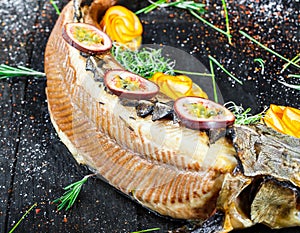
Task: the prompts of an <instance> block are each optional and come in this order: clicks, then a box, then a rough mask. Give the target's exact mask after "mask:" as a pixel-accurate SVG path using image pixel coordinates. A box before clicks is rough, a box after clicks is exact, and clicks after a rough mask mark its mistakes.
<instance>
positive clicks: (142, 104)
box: [135, 100, 154, 117]
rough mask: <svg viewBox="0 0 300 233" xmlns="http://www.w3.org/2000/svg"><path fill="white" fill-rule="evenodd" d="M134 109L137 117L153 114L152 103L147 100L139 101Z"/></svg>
mask: <svg viewBox="0 0 300 233" xmlns="http://www.w3.org/2000/svg"><path fill="white" fill-rule="evenodd" d="M135 109H136V113H137V115H138V116H139V117H146V116H149V115H150V114H151V113H152V112H153V110H154V103H153V102H151V101H148V100H140V101H139V103H138V105H137V106H136V107H135Z"/></svg>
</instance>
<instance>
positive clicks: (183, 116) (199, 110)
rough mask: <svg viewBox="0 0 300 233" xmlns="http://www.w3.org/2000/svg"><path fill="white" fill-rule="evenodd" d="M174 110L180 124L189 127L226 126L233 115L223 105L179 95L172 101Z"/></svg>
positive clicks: (213, 127) (210, 127)
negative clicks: (179, 96)
mask: <svg viewBox="0 0 300 233" xmlns="http://www.w3.org/2000/svg"><path fill="white" fill-rule="evenodd" d="M174 111H175V112H176V113H177V115H178V117H179V119H180V120H181V122H182V124H184V125H185V126H186V127H188V128H191V129H200V130H201V129H205V130H207V129H216V128H226V127H228V126H230V125H232V124H233V123H234V121H235V116H234V115H233V114H232V113H231V112H230V111H229V110H228V109H227V108H225V107H224V106H222V105H220V104H218V103H216V102H213V101H211V100H207V99H203V98H200V97H192V96H187V97H181V98H179V99H177V100H176V101H175V103H174Z"/></svg>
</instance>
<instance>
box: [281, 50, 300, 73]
mask: <svg viewBox="0 0 300 233" xmlns="http://www.w3.org/2000/svg"><path fill="white" fill-rule="evenodd" d="M291 62H294V63H296V64H297V63H299V62H300V54H297V55H296V56H295V57H293V58H292V59H291V60H290V62H288V63H286V64H284V66H283V68H282V70H281V73H282V72H283V71H285V70H286V69H287V68H288V67H289V65H290V64H291Z"/></svg>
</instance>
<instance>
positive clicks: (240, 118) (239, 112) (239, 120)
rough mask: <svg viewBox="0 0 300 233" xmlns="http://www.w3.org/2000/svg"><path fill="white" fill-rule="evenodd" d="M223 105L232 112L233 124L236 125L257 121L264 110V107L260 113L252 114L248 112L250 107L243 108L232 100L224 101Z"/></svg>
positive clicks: (261, 116)
mask: <svg viewBox="0 0 300 233" xmlns="http://www.w3.org/2000/svg"><path fill="white" fill-rule="evenodd" d="M224 106H225V107H226V108H227V109H228V110H229V111H231V112H232V113H233V114H234V116H235V124H238V125H250V124H256V123H259V122H260V120H261V119H262V118H263V116H264V113H265V111H266V109H264V111H262V112H261V113H258V114H256V115H252V114H251V113H250V112H251V108H247V109H246V110H245V109H244V108H243V107H242V106H238V105H236V104H235V103H234V102H233V101H229V102H227V103H225V104H224Z"/></svg>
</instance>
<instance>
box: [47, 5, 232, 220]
mask: <svg viewBox="0 0 300 233" xmlns="http://www.w3.org/2000/svg"><path fill="white" fill-rule="evenodd" d="M97 3H98V5H97V6H95V5H94V6H93V7H90V8H87V9H86V11H87V16H90V17H86V18H88V19H89V20H88V21H89V23H93V24H95V25H97V22H95V19H96V18H98V17H97V16H95V12H103V11H105V10H106V8H107V7H109V6H110V5H111V2H110V1H104V0H103V1H97ZM97 7H101V9H99V10H98V11H97V10H96V9H97ZM73 16H74V7H73V2H70V3H69V4H68V5H67V6H66V7H65V8H64V10H63V11H62V13H61V15H60V17H59V19H58V21H57V23H56V25H55V27H54V29H53V31H52V33H51V35H50V37H49V40H48V43H47V47H46V52H45V72H46V75H47V88H46V93H47V100H48V107H49V112H50V116H51V120H52V123H53V125H54V127H55V129H56V131H57V133H58V135H59V137H60V138H61V140H62V142H63V143H64V144H65V145H66V146H67V147H68V149H69V150H70V152H71V153H72V155H73V156H74V158H75V159H76V160H77V162H79V163H81V164H85V165H87V166H88V167H89V168H90V169H91V170H93V171H95V172H96V173H97V174H99V175H100V176H101V177H103V178H104V179H105V180H106V181H107V182H108V183H109V184H111V185H112V186H114V187H116V188H117V189H119V190H120V191H122V192H123V193H125V194H127V195H129V196H131V197H132V198H133V199H135V200H136V201H138V202H139V203H141V204H142V205H143V206H145V207H148V208H150V209H152V210H154V211H156V212H157V213H159V214H161V215H167V216H171V217H174V218H180V219H205V218H207V217H208V216H210V215H211V213H212V212H213V211H214V209H215V207H216V200H217V197H218V194H219V191H220V189H221V187H222V183H223V180H224V177H225V175H226V174H227V173H230V172H232V170H233V169H234V168H235V167H236V165H237V161H236V159H235V157H234V156H235V154H236V152H235V150H234V148H233V146H232V143H231V142H230V141H228V139H227V138H225V137H221V138H220V139H219V140H217V141H216V142H214V143H211V142H210V140H209V135H208V133H207V132H202V131H197V130H192V129H188V128H185V127H184V126H182V125H180V123H173V121H170V120H158V121H155V122H153V121H152V120H151V117H146V118H140V117H138V116H137V114H136V111H135V108H133V107H129V106H124V105H122V104H121V103H120V99H119V98H118V97H117V96H115V95H112V94H110V93H108V92H107V91H106V90H105V87H104V85H103V83H101V82H100V81H97V80H95V79H94V76H93V73H92V72H91V71H87V70H86V60H87V58H86V57H84V56H82V55H81V54H80V52H79V51H78V50H76V49H75V48H73V47H71V46H70V45H68V44H67V43H66V42H65V41H64V40H63V38H62V36H61V32H62V27H63V25H64V24H66V23H68V22H73V18H74V17H73ZM100 59H101V60H103V66H102V67H101V68H102V71H103V73H104V72H106V71H107V70H110V69H113V68H120V67H121V66H120V65H119V64H118V63H117V62H116V61H115V60H114V59H113V58H112V57H111V55H110V54H109V53H108V54H105V55H102V56H101V57H100Z"/></svg>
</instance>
